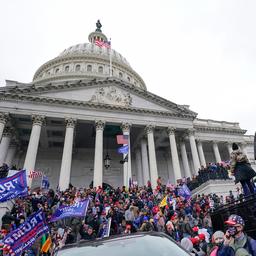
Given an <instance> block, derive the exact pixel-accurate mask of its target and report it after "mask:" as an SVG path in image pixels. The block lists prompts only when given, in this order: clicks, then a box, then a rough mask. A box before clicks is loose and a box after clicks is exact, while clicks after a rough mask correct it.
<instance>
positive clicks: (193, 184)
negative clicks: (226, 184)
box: [187, 162, 231, 190]
mask: <svg viewBox="0 0 256 256" xmlns="http://www.w3.org/2000/svg"><path fill="white" fill-rule="evenodd" d="M229 169H230V166H229V164H228V163H225V162H222V163H208V164H207V166H205V167H204V166H201V168H200V169H199V170H198V174H197V175H194V176H193V177H192V179H191V180H188V182H187V184H188V187H189V189H190V190H194V189H196V188H197V187H199V186H200V185H202V184H204V183H205V182H206V181H208V180H228V179H231V177H230V175H229Z"/></svg>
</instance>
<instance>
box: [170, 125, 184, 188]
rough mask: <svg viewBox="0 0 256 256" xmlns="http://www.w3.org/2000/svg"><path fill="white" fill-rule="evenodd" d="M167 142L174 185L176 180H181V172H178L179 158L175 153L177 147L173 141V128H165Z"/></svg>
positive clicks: (176, 152)
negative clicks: (168, 143)
mask: <svg viewBox="0 0 256 256" xmlns="http://www.w3.org/2000/svg"><path fill="white" fill-rule="evenodd" d="M167 132H168V136H169V140H170V148H171V155H172V167H173V171H174V179H175V183H176V182H177V180H178V179H181V178H182V177H181V171H180V162H179V156H178V151H177V145H176V140H175V128H173V127H168V128H167Z"/></svg>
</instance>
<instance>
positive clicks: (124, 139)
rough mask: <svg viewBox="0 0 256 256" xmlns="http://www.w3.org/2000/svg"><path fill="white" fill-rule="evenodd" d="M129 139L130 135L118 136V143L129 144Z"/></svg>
mask: <svg viewBox="0 0 256 256" xmlns="http://www.w3.org/2000/svg"><path fill="white" fill-rule="evenodd" d="M128 139H129V135H117V136H116V140H117V144H128V143H129V141H128Z"/></svg>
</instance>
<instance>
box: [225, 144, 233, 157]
mask: <svg viewBox="0 0 256 256" xmlns="http://www.w3.org/2000/svg"><path fill="white" fill-rule="evenodd" d="M226 146H227V150H228V153H229V156H230V155H231V152H232V144H231V142H226Z"/></svg>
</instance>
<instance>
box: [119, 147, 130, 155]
mask: <svg viewBox="0 0 256 256" xmlns="http://www.w3.org/2000/svg"><path fill="white" fill-rule="evenodd" d="M117 151H118V153H119V154H128V152H129V146H128V145H125V146H122V147H120V148H118V150H117Z"/></svg>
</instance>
